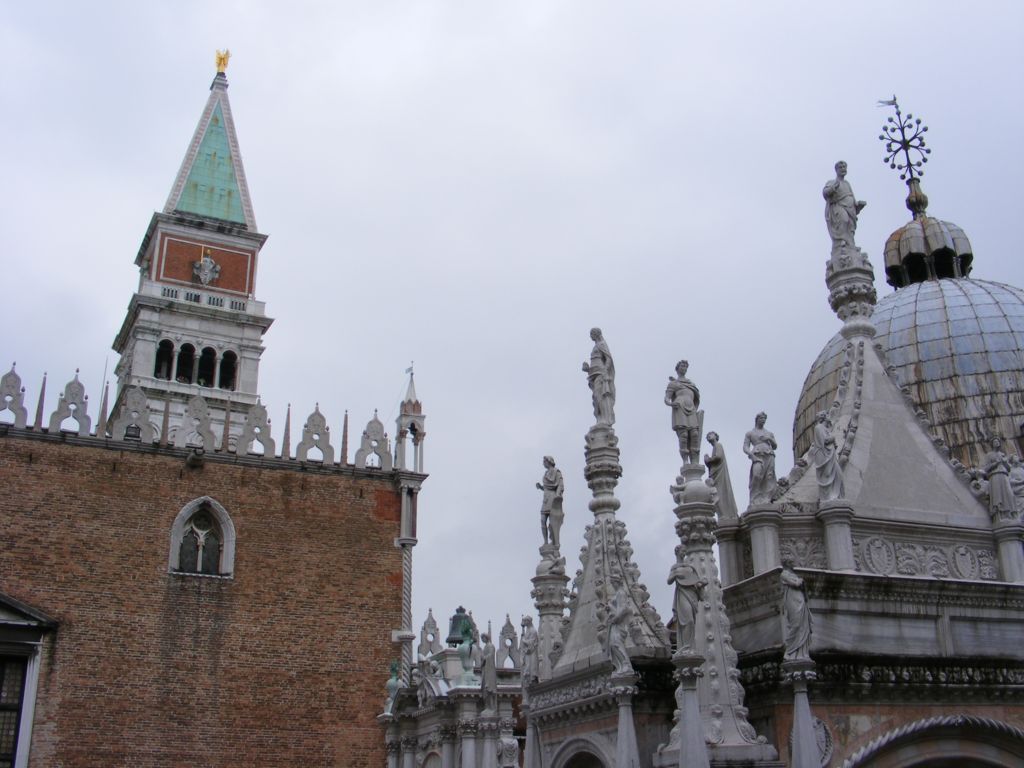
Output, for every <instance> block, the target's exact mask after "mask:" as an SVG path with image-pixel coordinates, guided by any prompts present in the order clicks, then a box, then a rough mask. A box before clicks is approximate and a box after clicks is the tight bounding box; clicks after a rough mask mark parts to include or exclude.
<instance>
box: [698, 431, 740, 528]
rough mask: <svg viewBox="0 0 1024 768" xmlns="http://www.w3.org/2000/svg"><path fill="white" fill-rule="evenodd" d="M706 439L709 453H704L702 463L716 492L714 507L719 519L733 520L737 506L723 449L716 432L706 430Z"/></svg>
mask: <svg viewBox="0 0 1024 768" xmlns="http://www.w3.org/2000/svg"><path fill="white" fill-rule="evenodd" d="M707 441H708V443H709V444H710V445H711V453H706V454H704V464H705V466H707V468H708V475H709V476H710V478H711V483H712V485H714V487H715V490H716V491H717V492H718V496H717V498H716V500H715V509H716V510H717V511H718V517H719V519H722V520H735V519H736V518H737V517H738V516H739V508H738V507H737V506H736V496H735V495H734V494H733V492H732V479H731V478H730V477H729V464H728V462H726V459H725V449H724V448H723V447H722V443H721V442H720V441H719V439H718V433H717V432H714V431H711V432H708V437H707Z"/></svg>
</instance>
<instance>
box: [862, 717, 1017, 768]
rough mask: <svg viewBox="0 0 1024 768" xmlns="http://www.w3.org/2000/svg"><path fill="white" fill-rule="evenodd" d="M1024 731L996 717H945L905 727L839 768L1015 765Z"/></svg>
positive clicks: (999, 767)
mask: <svg viewBox="0 0 1024 768" xmlns="http://www.w3.org/2000/svg"><path fill="white" fill-rule="evenodd" d="M1021 765H1024V731H1022V730H1021V729H1020V728H1016V727H1014V726H1012V725H1009V724H1007V723H1003V722H1000V721H999V720H990V719H988V718H984V717H973V716H969V715H947V716H945V717H931V718H928V719H927V720H918V721H916V722H913V723H910V724H908V725H904V726H902V727H900V728H897V729H895V730H892V731H889V733H887V734H885V735H883V736H881V737H879V738H877V739H875V740H874V741H872V742H871V743H870V744H868V745H867V746H866V747H863V748H862V749H860V750H858V751H857V752H855V753H854V754H853V755H851V756H850V757H849V758H847V760H846V761H845V762H844V763H843V766H842V768H1015V767H1016V766H1021Z"/></svg>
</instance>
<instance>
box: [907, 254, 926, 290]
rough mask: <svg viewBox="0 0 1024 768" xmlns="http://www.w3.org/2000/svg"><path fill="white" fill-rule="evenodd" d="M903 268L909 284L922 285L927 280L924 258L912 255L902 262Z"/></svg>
mask: <svg viewBox="0 0 1024 768" xmlns="http://www.w3.org/2000/svg"><path fill="white" fill-rule="evenodd" d="M903 266H904V267H906V269H907V276H908V277H909V278H910V282H911V283H923V282H924V281H925V280H927V279H928V267H927V265H926V264H925V263H924V256H921V255H920V254H917V253H915V254H912V255H910V256H907V258H905V259H904V260H903Z"/></svg>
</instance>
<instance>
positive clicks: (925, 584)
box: [725, 568, 1024, 614]
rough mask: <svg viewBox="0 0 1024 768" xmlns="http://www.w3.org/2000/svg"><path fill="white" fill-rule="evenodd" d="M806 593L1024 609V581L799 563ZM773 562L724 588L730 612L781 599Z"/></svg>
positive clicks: (902, 608) (883, 607)
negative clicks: (770, 566)
mask: <svg viewBox="0 0 1024 768" xmlns="http://www.w3.org/2000/svg"><path fill="white" fill-rule="evenodd" d="M798 570H799V573H800V576H801V577H802V578H803V579H804V585H805V588H806V590H807V597H808V599H809V600H810V601H811V608H812V611H813V610H814V609H815V607H816V606H815V605H814V603H815V602H816V601H822V602H824V603H827V604H828V605H829V606H832V607H838V605H839V604H840V603H841V601H844V600H850V601H864V602H865V603H866V604H867V605H868V606H870V608H869V610H870V612H880V613H891V612H893V611H894V610H895V611H897V612H899V613H907V614H911V613H918V611H917V609H916V608H915V607H914V606H921V605H929V606H943V607H948V606H955V607H964V608H992V609H998V610H1002V611H1024V585H1022V584H1009V583H1006V582H994V581H959V580H955V579H934V578H926V577H920V576H899V575H890V576H878V575H874V574H864V573H840V572H837V571H819V570H812V569H798ZM779 572H780V570H779V569H778V568H776V569H774V570H772V571H768V572H766V573H763V574H759V575H758V576H755V577H753V578H750V579H746V580H744V581H741V582H738V583H736V584H732V585H730V586H729V587H727V588H726V589H725V597H726V602H727V605H728V607H729V611H730V613H733V614H737V613H742V612H744V611H752V610H756V609H757V608H759V607H761V606H764V605H778V602H779V600H780V599H781V594H782V592H781V587H780V586H779Z"/></svg>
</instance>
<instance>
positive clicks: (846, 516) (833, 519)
mask: <svg viewBox="0 0 1024 768" xmlns="http://www.w3.org/2000/svg"><path fill="white" fill-rule="evenodd" d="M817 518H818V519H819V520H821V522H822V523H823V524H824V526H825V550H826V552H827V553H828V567H829V570H832V571H853V570H856V566H855V565H854V562H853V535H852V534H851V533H850V520H851V519H853V505H851V504H850V503H849V502H848V501H845V500H843V499H837V500H835V501H823V502H821V506H820V508H819V509H818V514H817Z"/></svg>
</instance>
